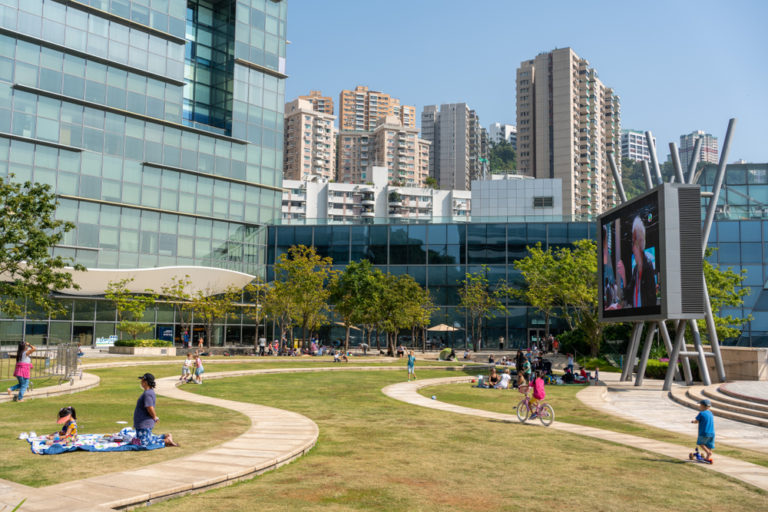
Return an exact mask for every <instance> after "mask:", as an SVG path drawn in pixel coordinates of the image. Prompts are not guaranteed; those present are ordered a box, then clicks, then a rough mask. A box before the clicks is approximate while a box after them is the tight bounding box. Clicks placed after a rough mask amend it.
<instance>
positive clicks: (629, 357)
mask: <svg viewBox="0 0 768 512" xmlns="http://www.w3.org/2000/svg"><path fill="white" fill-rule="evenodd" d="M642 332H643V322H635V326H634V327H633V328H632V336H630V337H629V344H628V345H627V353H626V354H625V356H624V368H622V369H621V381H622V382H624V381H625V380H630V379H631V378H632V367H634V366H635V353H636V352H637V349H636V348H635V343H636V342H637V339H638V338H639V337H640V335H641V333H642Z"/></svg>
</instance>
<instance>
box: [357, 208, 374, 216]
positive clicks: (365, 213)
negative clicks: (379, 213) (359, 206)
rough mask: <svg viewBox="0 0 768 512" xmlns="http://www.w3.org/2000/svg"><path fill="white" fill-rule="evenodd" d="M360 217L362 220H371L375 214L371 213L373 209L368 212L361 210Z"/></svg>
mask: <svg viewBox="0 0 768 512" xmlns="http://www.w3.org/2000/svg"><path fill="white" fill-rule="evenodd" d="M360 217H362V218H364V219H372V218H374V217H376V212H374V211H373V208H371V209H370V210H363V211H361V212H360Z"/></svg>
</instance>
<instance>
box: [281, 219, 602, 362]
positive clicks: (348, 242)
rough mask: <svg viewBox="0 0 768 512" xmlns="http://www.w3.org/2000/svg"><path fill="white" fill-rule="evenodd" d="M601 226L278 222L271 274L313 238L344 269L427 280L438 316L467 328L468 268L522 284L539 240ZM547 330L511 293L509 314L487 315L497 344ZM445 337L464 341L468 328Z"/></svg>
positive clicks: (549, 242) (578, 235)
mask: <svg viewBox="0 0 768 512" xmlns="http://www.w3.org/2000/svg"><path fill="white" fill-rule="evenodd" d="M595 229H596V228H595V224H594V223H588V222H556V223H544V222H539V223H537V222H531V223H519V224H518V223H461V224H457V223H454V224H409V225H405V224H390V225H373V226H360V225H354V226H348V225H337V226H274V227H270V228H269V235H268V253H267V263H268V272H267V275H268V276H270V277H271V273H272V266H273V264H274V262H275V261H276V260H277V258H279V257H280V255H281V254H283V253H285V252H287V251H288V248H289V247H290V246H292V245H295V244H304V245H308V246H309V245H314V246H315V247H316V249H317V251H318V253H320V254H321V255H323V256H330V257H331V258H333V262H334V267H335V268H336V269H338V270H341V269H343V268H344V266H345V265H346V264H348V263H349V262H350V261H357V260H360V259H368V260H369V261H370V262H371V263H372V264H373V265H374V266H375V267H376V268H378V269H380V270H381V271H382V272H385V273H386V272H389V273H391V274H396V275H397V274H410V275H411V276H413V278H414V279H415V280H416V281H417V282H418V283H419V284H420V285H422V286H425V287H426V288H427V289H428V290H429V291H430V293H431V295H432V299H433V301H434V303H435V305H436V306H438V307H439V309H438V310H437V311H436V312H435V313H434V314H433V315H432V321H433V324H439V323H445V324H448V325H458V326H460V327H461V328H465V327H466V325H467V322H466V319H465V317H464V313H463V312H462V311H461V310H460V309H459V308H458V307H457V304H458V303H459V295H458V291H459V283H460V282H461V280H462V279H464V276H465V274H466V273H475V272H480V271H482V268H483V265H485V266H486V267H487V274H486V275H487V277H488V281H489V283H490V284H491V285H493V284H495V283H498V282H499V281H504V282H506V283H508V284H510V285H512V286H521V285H522V284H523V280H522V277H521V275H520V273H519V272H518V271H517V270H515V268H514V266H513V265H514V261H515V260H516V259H519V258H523V257H525V256H526V255H527V249H526V247H527V246H530V245H535V244H536V243H539V242H540V243H541V244H542V246H544V248H546V247H553V248H556V247H558V246H563V245H570V244H571V243H573V242H575V241H577V240H582V239H584V238H592V239H595V238H596V231H595ZM550 326H551V328H552V329H553V330H554V332H559V331H562V330H565V325H563V324H562V322H561V321H560V320H558V319H556V318H555V319H552V320H551V321H550ZM543 333H544V317H543V315H541V314H540V313H539V312H538V311H536V310H534V309H533V308H530V307H527V306H525V305H524V304H522V303H520V302H515V301H510V303H509V304H508V313H507V314H501V315H498V316H497V317H496V318H493V319H489V320H487V321H486V322H485V323H484V333H483V337H484V339H485V340H490V341H488V342H491V343H492V345H491V346H494V345H495V347H498V339H499V338H500V337H504V340H505V346H506V347H519V346H525V345H526V344H527V342H528V340H529V339H530V338H531V337H534V336H536V337H537V336H541V335H543ZM444 338H445V341H446V342H448V341H451V342H453V341H455V342H456V343H457V346H459V345H460V346H464V342H463V339H464V331H460V332H457V333H456V334H454V335H447V336H445V335H444Z"/></svg>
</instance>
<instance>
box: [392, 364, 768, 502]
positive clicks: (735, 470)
mask: <svg viewBox="0 0 768 512" xmlns="http://www.w3.org/2000/svg"><path fill="white" fill-rule="evenodd" d="M471 380H472V379H471V377H449V378H443V379H427V380H419V381H411V382H401V383H399V384H392V385H390V386H387V387H385V388H384V389H383V390H382V392H383V393H384V394H385V395H387V396H389V397H391V398H394V399H396V400H400V401H403V402H407V403H410V404H413V405H418V406H420V407H429V408H430V409H438V410H441V411H446V412H452V413H457V414H467V415H470V416H479V417H482V418H488V419H495V420H500V421H506V422H510V423H518V422H519V421H518V419H517V416H516V415H513V414H503V413H498V412H491V411H484V410H480V409H472V408H470V407H462V406H458V405H453V404H448V403H445V402H440V401H439V400H431V399H429V398H426V397H424V396H422V395H420V394H419V393H418V390H419V389H420V388H423V387H426V386H439V385H442V384H453V383H462V382H470V381H471ZM593 387H594V388H595V389H600V388H601V387H602V386H593ZM587 389H589V388H587ZM555 414H557V411H555ZM688 421H689V422H690V417H689V419H688ZM531 424H532V425H537V426H540V427H541V428H551V429H554V430H559V431H562V432H568V433H571V434H578V435H583V436H589V437H594V438H596V439H601V440H603V441H610V442H614V443H617V444H623V445H625V446H630V447H632V448H639V449H642V450H646V451H649V452H653V453H658V454H660V455H665V456H667V457H671V458H673V459H682V458H686V457H687V454H688V451H690V450H686V449H685V448H684V447H681V446H680V445H676V444H671V443H665V442H661V441H654V440H653V439H647V438H643V437H637V436H632V435H629V434H621V433H618V432H612V431H610V430H603V429H599V428H592V427H584V426H581V425H573V424H570V423H562V422H559V421H557V420H555V422H554V423H553V424H552V425H551V426H550V427H543V426H541V425H540V424H539V423H538V422H535V421H534V422H531ZM690 426H692V425H690V423H689V429H688V432H689V433H690V432H691V429H690ZM700 466H701V467H702V468H706V469H709V470H711V471H717V472H718V473H722V474H724V475H728V476H730V477H732V478H735V479H737V480H741V481H743V482H747V483H749V484H752V485H754V486H755V487H758V488H760V489H763V490H766V491H768V468H766V467H763V466H758V465H756V464H750V463H748V462H743V461H741V460H738V459H733V458H731V457H725V456H716V459H715V464H713V465H711V466H710V465H706V464H700Z"/></svg>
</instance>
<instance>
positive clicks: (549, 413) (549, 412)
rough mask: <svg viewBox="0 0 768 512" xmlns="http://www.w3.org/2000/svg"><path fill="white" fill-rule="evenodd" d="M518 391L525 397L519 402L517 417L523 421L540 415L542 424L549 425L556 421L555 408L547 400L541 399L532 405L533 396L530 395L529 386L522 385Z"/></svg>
mask: <svg viewBox="0 0 768 512" xmlns="http://www.w3.org/2000/svg"><path fill="white" fill-rule="evenodd" d="M518 391H519V392H520V393H522V394H523V399H522V400H520V402H519V403H518V404H517V408H516V409H517V419H518V420H520V421H521V422H522V423H525V422H526V421H528V419H529V418H530V419H534V417H538V418H539V421H541V423H542V425H544V426H545V427H548V426H550V425H551V424H552V422H553V421H555V410H554V409H553V408H552V406H551V405H549V404H548V403H546V402H542V401H539V403H538V405H536V406H535V407H533V408H532V407H531V398H530V397H529V396H528V386H520V388H518Z"/></svg>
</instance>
